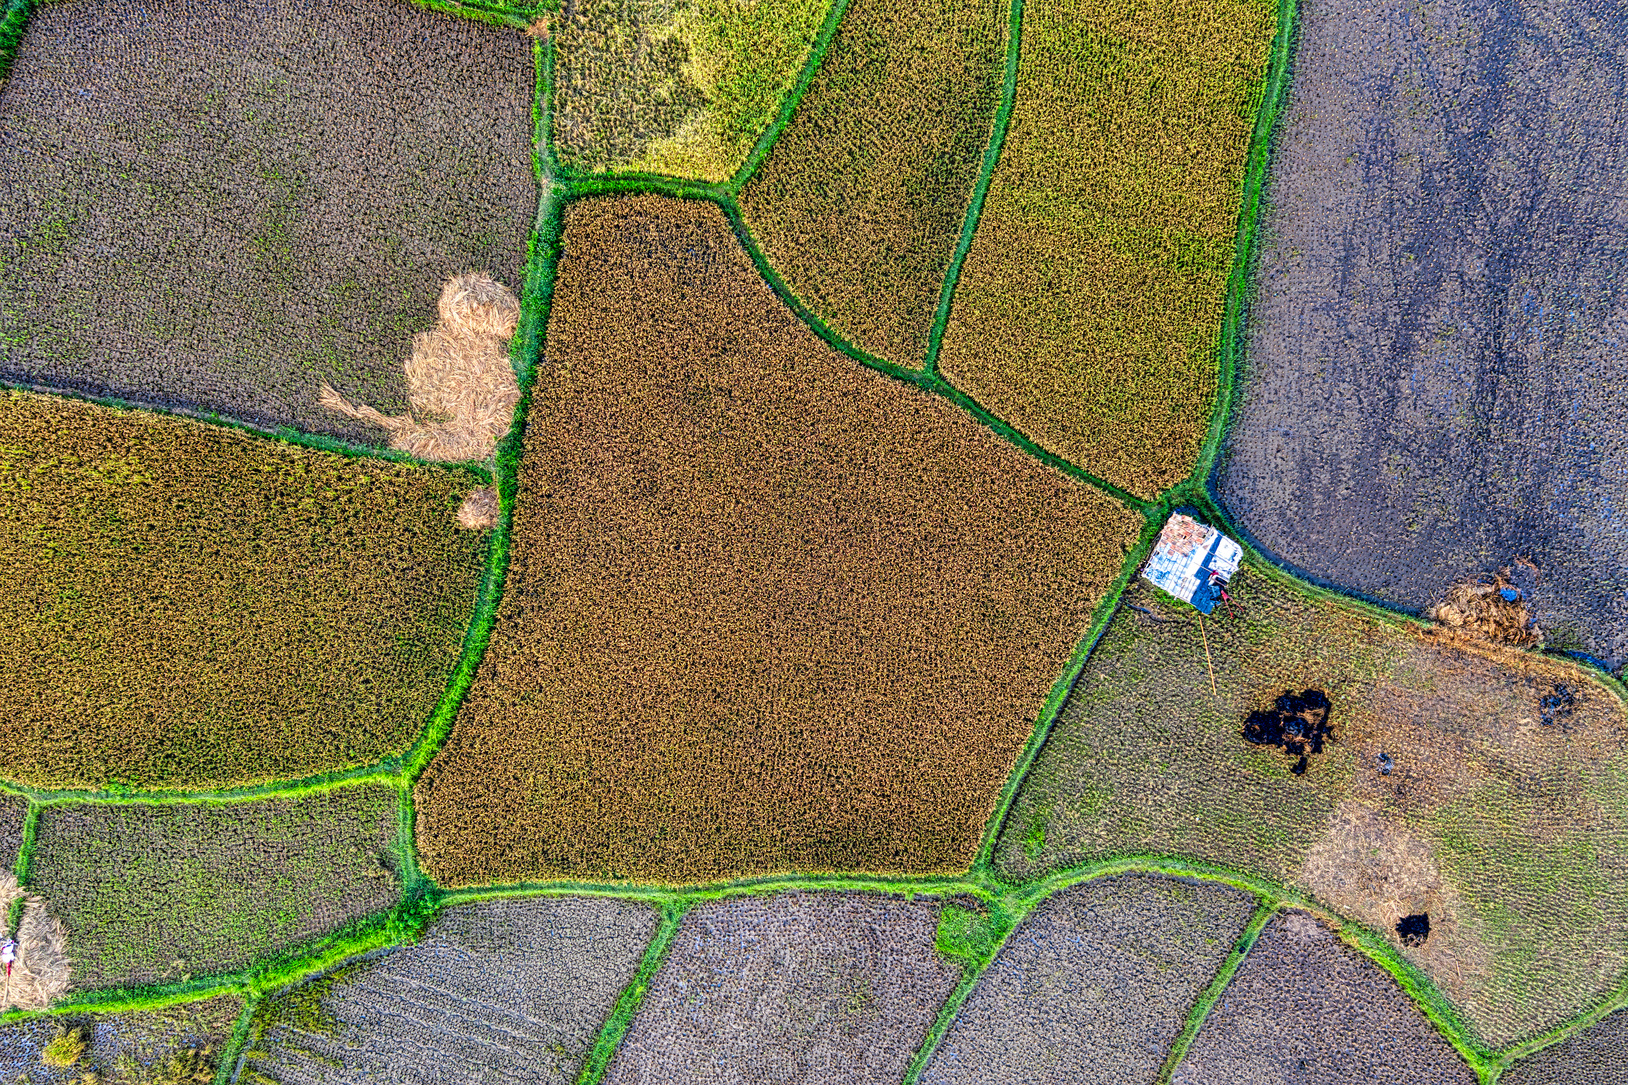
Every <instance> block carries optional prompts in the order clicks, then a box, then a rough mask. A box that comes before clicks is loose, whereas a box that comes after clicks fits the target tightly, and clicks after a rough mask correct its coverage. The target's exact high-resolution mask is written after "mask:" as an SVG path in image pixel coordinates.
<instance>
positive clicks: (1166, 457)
mask: <svg viewBox="0 0 1628 1085" xmlns="http://www.w3.org/2000/svg"><path fill="white" fill-rule="evenodd" d="M1275 12H1276V5H1275V4H1270V3H1266V2H1264V0H1221V2H1214V0H1173V2H1171V3H1168V4H1159V5H1151V6H1150V5H1146V4H1139V3H1136V2H1134V0H1031V2H1029V3H1026V4H1025V5H1024V9H1023V61H1022V64H1021V66H1020V67H1019V68H1018V81H1017V99H1016V104H1015V106H1014V108H1013V111H1012V122H1011V127H1010V128H1009V130H1008V131H1007V134H1006V142H1005V145H1004V147H1003V149H1002V152H1001V159H1000V163H999V164H998V165H997V166H996V168H995V173H994V176H993V178H992V180H991V182H990V186H989V196H988V199H987V201H986V202H985V204H984V208H983V215H982V217H981V218H980V219H979V223H978V232H977V235H976V236H975V237H974V239H973V243H972V249H971V251H970V252H969V253H968V255H967V260H966V264H965V265H964V266H963V268H962V270H961V277H960V280H959V282H958V283H957V286H956V293H955V303H954V305H953V307H952V308H951V310H950V320H949V325H948V327H947V329H946V331H945V333H944V343H943V352H942V354H941V355H940V356H939V369H940V371H941V372H942V373H943V374H944V376H945V377H946V378H947V379H948V380H949V381H950V383H952V384H954V385H955V386H956V387H957V388H960V389H961V390H962V391H964V392H966V393H967V394H969V395H971V396H972V397H973V398H974V399H976V400H978V402H980V403H982V404H983V405H984V406H985V407H987V408H989V410H990V411H992V412H993V413H994V414H996V415H998V416H999V417H1001V418H1004V419H1005V420H1006V421H1008V422H1010V423H1011V424H1012V425H1013V426H1016V427H1017V428H1018V429H1019V430H1020V431H1022V432H1023V433H1025V434H1027V435H1028V436H1030V437H1032V438H1033V439H1034V440H1035V441H1037V442H1039V443H1040V444H1041V445H1043V446H1044V447H1046V448H1047V449H1050V450H1051V451H1052V452H1055V453H1057V454H1058V455H1060V456H1062V457H1063V458H1064V459H1066V460H1069V461H1071V462H1072V463H1075V464H1078V465H1079V466H1081V467H1083V468H1085V469H1086V470H1088V471H1091V472H1093V473H1094V474H1096V475H1097V476H1098V477H1100V478H1104V479H1106V480H1108V481H1109V482H1112V483H1114V484H1116V485H1118V486H1122V487H1124V488H1125V489H1127V490H1130V491H1132V492H1134V493H1139V494H1142V495H1144V496H1152V495H1154V494H1157V493H1159V492H1160V491H1162V490H1164V489H1166V488H1168V487H1169V486H1171V485H1173V484H1175V483H1176V482H1179V481H1180V480H1181V479H1182V478H1184V477H1185V476H1186V475H1187V473H1188V472H1189V471H1191V470H1192V469H1193V464H1194V462H1195V461H1196V459H1197V457H1198V451H1199V445H1200V443H1201V442H1202V440H1203V438H1204V434H1205V433H1206V432H1207V430H1208V428H1209V424H1210V411H1211V408H1212V405H1213V402H1214V398H1215V364H1216V361H1215V347H1216V337H1217V335H1218V333H1219V331H1220V327H1221V309H1222V300H1223V295H1224V293H1225V287H1226V280H1227V275H1228V274H1229V272H1230V271H1231V268H1232V262H1233V252H1234V248H1235V245H1234V230H1235V228H1236V225H1237V217H1238V205H1239V191H1240V185H1241V183H1242V180H1243V170H1244V156H1245V154H1246V152H1247V150H1248V146H1249V138H1250V132H1251V130H1252V128H1253V125H1254V114H1255V106H1256V103H1257V102H1258V101H1259V97H1260V87H1261V80H1262V78H1263V74H1264V71H1265V65H1266V53H1267V46H1268V44H1269V43H1270V42H1271V39H1272V35H1273V33H1274V30H1275V22H1276V20H1275Z"/></svg>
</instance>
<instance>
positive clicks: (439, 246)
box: [0, 0, 537, 444]
mask: <svg viewBox="0 0 1628 1085" xmlns="http://www.w3.org/2000/svg"><path fill="white" fill-rule="evenodd" d="M532 48H533V43H532V42H531V40H530V39H528V38H526V37H525V36H524V35H523V34H522V33H521V32H520V31H518V30H515V29H512V28H506V27H494V26H488V25H485V24H482V23H477V22H473V21H470V20H466V19H460V18H457V17H454V16H451V15H447V14H444V13H438V12H432V11H427V10H424V9H423V8H421V7H418V6H416V5H414V4H410V3H401V2H398V0H332V2H330V0H268V2H267V3H261V4H250V5H245V4H234V3H227V2H224V0H108V2H105V3H104V2H101V0H95V2H92V0H65V2H62V3H42V4H37V5H35V6H34V9H33V14H32V15H31V16H30V20H29V24H28V28H27V30H26V33H25V35H24V38H23V41H22V44H21V47H20V48H19V50H18V52H17V57H16V61H15V63H14V64H13V65H12V68H11V72H10V75H9V77H8V78H7V80H6V82H5V85H4V88H3V89H0V376H4V377H5V378H7V379H10V380H14V381H20V382H25V383H33V384H43V385H49V386H53V387H58V388H67V389H75V390H81V391H88V392H93V393H97V394H105V395H110V396H114V397H119V398H123V399H126V400H135V401H141V402H148V403H156V404H162V405H165V406H169V407H174V408H178V409H184V410H188V411H201V412H216V413H219V414H222V415H226V416H230V417H234V418H239V419H244V420H246V421H249V422H252V423H254V424H256V425H260V426H266V427H276V426H292V427H294V428H296V429H300V430H304V431H308V432H313V433H326V434H334V435H337V436H341V437H346V438H349V439H351V440H355V441H359V442H364V443H368V444H378V443H382V442H381V439H380V436H379V434H378V433H377V431H376V430H374V429H373V428H372V427H371V426H369V425H367V424H365V423H361V422H357V421H355V420H353V419H348V418H346V417H345V416H343V415H339V414H336V413H334V412H330V411H328V410H325V409H324V408H322V407H320V406H319V405H318V403H317V396H318V393H319V390H320V388H321V385H322V382H323V381H327V382H329V383H331V384H332V385H333V386H334V387H335V388H337V389H338V390H339V391H340V392H341V393H342V394H344V395H346V396H347V397H349V398H350V399H352V400H353V401H356V402H365V403H370V404H372V405H374V406H376V407H378V408H380V409H381V410H383V411H384V412H385V413H386V414H399V413H401V412H402V411H403V410H404V409H405V408H406V406H407V385H406V381H405V379H404V377H403V375H402V361H403V359H404V358H406V357H407V355H408V352H409V349H410V345H409V344H410V340H411V338H412V335H413V334H414V333H415V332H419V331H422V330H424V329H427V328H429V327H430V325H431V324H432V323H433V322H434V320H435V300H436V295H437V294H438V293H439V291H440V286H441V283H442V281H443V280H444V279H446V278H448V277H449V276H451V275H453V274H455V273H457V272H459V271H463V270H464V269H465V268H469V267H473V268H480V269H485V270H488V271H490V272H491V273H492V274H493V275H495V276H497V278H499V279H500V280H502V281H504V282H508V283H517V282H519V281H520V270H521V264H522V262H523V260H524V258H525V250H526V238H527V234H528V232H529V230H530V228H531V224H532V221H533V219H534V218H535V217H536V214H537V186H536V182H535V180H534V177H533V174H532V97H533V89H534V88H533V84H534V81H535V74H534V63H533V55H532ZM112 57H117V58H118V62H117V63H113V62H111V61H110V59H109V58H112Z"/></svg>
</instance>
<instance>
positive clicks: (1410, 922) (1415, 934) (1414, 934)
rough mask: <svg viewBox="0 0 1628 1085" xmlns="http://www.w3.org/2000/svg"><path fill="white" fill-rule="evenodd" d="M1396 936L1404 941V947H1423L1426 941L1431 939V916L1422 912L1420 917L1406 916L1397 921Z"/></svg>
mask: <svg viewBox="0 0 1628 1085" xmlns="http://www.w3.org/2000/svg"><path fill="white" fill-rule="evenodd" d="M1396 936H1397V937H1398V938H1400V939H1402V944H1403V945H1404V946H1422V945H1424V944H1425V939H1427V938H1429V937H1430V916H1429V914H1428V913H1425V912H1420V913H1419V914H1418V915H1405V916H1403V917H1402V918H1401V919H1399V920H1397V921H1396Z"/></svg>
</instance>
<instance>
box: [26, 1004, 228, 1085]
mask: <svg viewBox="0 0 1628 1085" xmlns="http://www.w3.org/2000/svg"><path fill="white" fill-rule="evenodd" d="M242 1012H243V1000H242V999H240V998H238V997H237V996H235V995H223V996H221V997H219V998H211V999H207V1000H205V1001H201V1002H186V1003H182V1004H181V1005H179V1006H167V1007H165V1008H163V1009H160V1010H140V1011H135V1012H128V1013H103V1014H68V1015H65V1016H62V1017H35V1018H31V1019H29V1020H26V1021H18V1022H16V1023H14V1024H9V1025H3V1026H0V1075H3V1076H4V1078H5V1080H7V1081H17V1082H28V1083H30V1085H194V1083H195V1082H196V1083H198V1085H207V1083H208V1082H210V1081H213V1080H214V1074H215V1067H216V1065H217V1063H218V1060H219V1059H220V1056H221V1053H222V1051H223V1050H224V1049H225V1047H226V1045H227V1042H228V1041H229V1040H230V1039H231V1036H232V1028H233V1026H234V1025H235V1024H236V1023H237V1019H238V1016H239V1015H240V1014H241V1013H242ZM64 1063H65V1064H64ZM187 1070H191V1071H192V1073H187V1072H185V1071H187ZM200 1071H202V1072H200Z"/></svg>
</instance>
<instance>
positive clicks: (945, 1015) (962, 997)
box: [900, 923, 1017, 1085]
mask: <svg viewBox="0 0 1628 1085" xmlns="http://www.w3.org/2000/svg"><path fill="white" fill-rule="evenodd" d="M1016 929H1017V924H1016V923H1014V924H1012V925H1011V927H1009V928H1008V929H1007V930H1006V931H1005V932H1003V933H1002V934H1001V937H1000V943H999V944H998V945H996V946H995V948H994V952H992V953H991V954H990V955H989V956H988V958H986V959H984V960H981V961H973V962H970V963H969V964H967V966H966V968H965V969H964V970H963V971H962V973H961V979H960V981H959V982H958V983H957V984H956V985H955V989H954V990H953V991H951V992H950V997H949V998H946V999H945V1000H944V1005H942V1006H940V1007H939V1010H938V1014H937V1016H935V1017H934V1018H933V1023H932V1024H931V1025H929V1026H928V1027H927V1035H926V1036H924V1037H922V1041H921V1046H920V1047H918V1048H916V1053H915V1055H914V1056H912V1057H911V1059H910V1065H909V1066H907V1067H905V1071H904V1079H903V1081H901V1082H900V1085H916V1082H917V1081H919V1080H920V1079H921V1075H922V1071H924V1070H926V1069H927V1064H928V1063H929V1062H931V1061H932V1059H933V1053H934V1052H936V1051H937V1050H938V1045H939V1044H941V1043H943V1042H944V1037H945V1036H947V1035H949V1031H950V1026H951V1025H953V1024H954V1023H955V1016H956V1014H958V1013H960V1012H961V1007H962V1006H964V1005H965V1004H966V1001H967V999H968V998H970V997H971V996H972V989H973V988H974V987H976V986H978V981H979V979H981V978H982V977H983V974H984V970H985V969H987V968H988V967H989V966H990V965H991V964H993V963H994V961H995V958H996V957H998V956H1000V951H1001V946H1004V945H1005V944H1006V940H1007V939H1008V938H1010V937H1011V936H1012V931H1014V930H1016Z"/></svg>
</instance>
